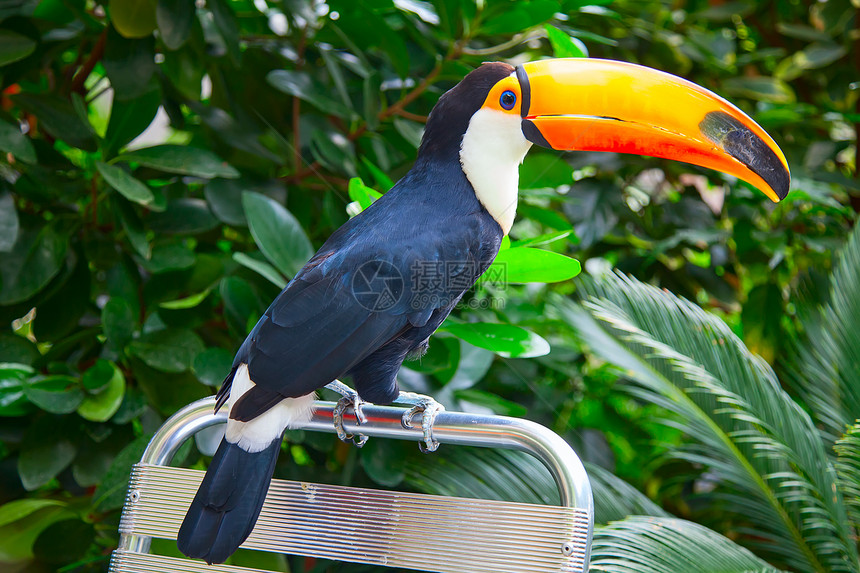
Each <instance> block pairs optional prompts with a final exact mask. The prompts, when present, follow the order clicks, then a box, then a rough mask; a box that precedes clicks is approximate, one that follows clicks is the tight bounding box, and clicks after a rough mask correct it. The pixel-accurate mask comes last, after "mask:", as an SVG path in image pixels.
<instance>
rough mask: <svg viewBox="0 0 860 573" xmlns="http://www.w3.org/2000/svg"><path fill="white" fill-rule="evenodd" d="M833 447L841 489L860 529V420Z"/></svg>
mask: <svg viewBox="0 0 860 573" xmlns="http://www.w3.org/2000/svg"><path fill="white" fill-rule="evenodd" d="M833 449H834V450H836V455H837V458H836V473H837V475H838V476H839V490H840V491H841V492H842V496H843V497H844V498H845V501H846V503H847V504H848V513H849V514H850V516H851V522H852V523H853V525H854V528H855V530H856V529H860V420H857V422H856V423H855V424H854V425H853V426H851V427H850V428H848V431H847V432H845V435H843V436H842V437H841V438H840V439H839V440H837V442H836V445H835V446H834V447H833Z"/></svg>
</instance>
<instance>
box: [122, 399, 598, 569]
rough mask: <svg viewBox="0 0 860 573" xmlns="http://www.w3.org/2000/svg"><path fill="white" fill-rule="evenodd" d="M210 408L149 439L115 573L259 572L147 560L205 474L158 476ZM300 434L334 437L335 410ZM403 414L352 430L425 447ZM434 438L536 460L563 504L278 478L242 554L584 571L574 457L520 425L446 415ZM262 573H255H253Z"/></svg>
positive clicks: (586, 520)
mask: <svg viewBox="0 0 860 573" xmlns="http://www.w3.org/2000/svg"><path fill="white" fill-rule="evenodd" d="M213 404H214V398H207V399H203V400H199V401H197V402H195V403H193V404H189V405H188V406H186V407H185V408H183V409H182V410H180V411H179V412H177V413H176V414H175V415H174V416H172V417H171V418H170V419H169V420H168V421H167V422H165V424H164V425H163V426H162V427H161V428H160V429H159V430H158V432H156V434H155V436H154V437H153V438H152V440H151V441H150V443H149V446H148V447H147V449H146V451H145V452H144V455H143V457H142V459H141V462H142V464H139V467H136V468H135V470H134V471H133V474H132V478H131V481H130V484H129V486H130V487H129V492H128V495H127V498H126V504H125V506H124V508H123V516H122V519H121V523H120V533H121V536H120V549H118V550H117V551H116V552H114V556H113V559H112V562H111V571H112V572H113V573H121V572H125V573H143V572H144V571H159V572H160V571H167V572H173V571H187V572H190V573H198V572H199V573H204V572H205V573H252V572H253V573H257V572H258V570H253V569H247V568H241V567H234V566H224V565H219V566H208V565H206V564H204V563H202V562H200V561H194V560H187V559H177V558H173V557H165V556H158V555H150V554H148V553H147V551H148V549H149V539H150V538H151V537H162V538H168V539H175V538H176V532H177V530H178V528H179V524H180V523H181V521H182V519H183V518H184V516H185V512H186V510H187V508H188V505H189V503H190V500H191V499H192V498H193V497H194V494H195V493H196V490H197V488H198V486H199V484H200V481H201V480H202V476H203V472H198V471H194V470H185V469H179V468H169V467H165V466H166V465H167V464H168V463H169V462H170V459H171V458H172V457H173V454H174V453H175V452H176V450H177V449H178V448H179V446H180V445H181V444H182V443H183V442H184V441H185V440H186V439H188V438H189V437H191V436H192V435H193V434H194V433H196V432H197V431H199V430H201V429H203V428H206V427H209V426H211V425H213V424H217V423H222V422H224V421H225V416H224V413H223V412H221V413H219V414H213V412H212V407H213ZM315 406H316V409H315V411H314V414H313V416H312V418H311V420H310V421H308V422H306V423H305V424H303V425H302V426H301V427H302V428H304V429H307V430H313V431H322V432H332V431H333V424H332V417H333V408H334V404H332V403H329V402H317V403H316V404H315ZM404 411H405V410H404V409H402V408H393V407H384V406H383V407H379V406H369V407H366V408H365V414H367V415H368V418H369V421H368V423H366V424H363V425H362V426H361V427H357V426H355V423H354V420H351V419H352V417H351V416H347V419H346V420H345V424H344V425H345V428H346V430H347V432H351V433H355V432H360V433H363V434H366V435H368V436H377V437H387V438H396V439H405V440H414V441H420V440H421V439H422V434H421V431H420V430H416V429H415V428H413V429H405V428H403V427H402V426H401V425H400V417H401V415H402V414H403V412H404ZM434 437H436V439H437V440H438V441H439V442H441V443H445V444H460V445H473V446H489V447H501V448H509V449H517V450H521V451H525V452H529V453H531V454H532V455H534V456H536V457H537V458H538V459H540V460H541V461H542V462H543V463H544V465H545V466H546V467H547V469H548V470H549V471H550V473H551V474H552V475H553V477H554V479H555V481H556V484H557V485H558V488H559V495H560V498H561V506H560V507H556V506H546V505H532V504H522V503H513V502H500V501H493V500H477V499H464V498H454V497H446V496H431V495H424V494H413V493H405V492H389V491H380V490H372V489H362V488H346V487H341V486H331V485H319V484H309V483H302V482H289V481H283V480H273V481H272V485H271V487H270V490H269V493H268V496H267V498H266V504H265V505H264V507H263V511H262V513H261V515H260V518H259V520H258V521H257V524H256V527H255V529H254V532H253V533H252V534H251V536H250V537H249V538H248V540H247V541H246V542H245V544H243V547H246V548H249V549H259V550H263V551H272V552H279V553H290V554H296V555H305V556H312V557H319V558H324V559H332V560H338V561H350V562H356V563H365V564H377V565H387V566H391V567H402V568H408V569H413V570H421V571H435V572H440V573H486V572H488V571H493V572H494V573H585V572H587V569H588V565H587V564H588V558H589V553H590V544H591V532H592V528H593V518H592V515H593V500H592V497H591V486H590V484H589V482H588V476H587V475H586V474H585V470H584V468H583V467H582V463H581V462H580V461H579V458H578V457H577V456H576V453H575V452H573V450H572V449H571V448H570V446H568V445H567V444H566V443H565V442H564V440H562V439H561V438H560V437H559V436H557V435H556V434H555V433H553V432H551V431H549V430H547V429H546V428H544V427H543V426H540V425H538V424H534V423H533V422H529V421H527V420H521V419H517V418H506V417H503V416H482V415H473V414H465V413H462V412H442V413H440V415H439V416H438V417H437V419H436V424H435V426H434ZM259 573H262V572H259Z"/></svg>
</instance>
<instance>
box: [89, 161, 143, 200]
mask: <svg viewBox="0 0 860 573" xmlns="http://www.w3.org/2000/svg"><path fill="white" fill-rule="evenodd" d="M96 169H98V171H99V173H101V175H102V177H104V178H105V181H107V183H108V185H110V186H111V187H113V188H114V189H116V190H117V191H119V192H120V193H121V194H122V195H123V197H125V198H126V199H128V200H129V201H134V202H135V203H140V204H141V205H149V204H150V203H152V202H153V201H154V200H155V196H154V195H153V194H152V191H150V190H149V187H147V186H146V185H145V184H144V183H142V182H141V181H139V180H138V179H135V178H134V177H132V176H131V175H129V174H128V173H126V171H125V170H124V169H122V168H121V167H117V166H115V165H108V164H107V163H102V162H101V161H97V162H96Z"/></svg>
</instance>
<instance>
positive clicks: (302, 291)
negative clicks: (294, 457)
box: [179, 64, 513, 563]
mask: <svg viewBox="0 0 860 573" xmlns="http://www.w3.org/2000/svg"><path fill="white" fill-rule="evenodd" d="M512 72H513V67H511V66H508V65H506V64H486V65H484V66H482V67H481V68H479V69H478V70H476V71H474V72H472V73H471V74H469V75H468V76H467V77H466V78H465V79H464V80H463V81H462V82H461V83H460V84H458V85H457V86H456V87H455V88H454V89H452V90H451V91H449V92H448V93H447V94H445V95H443V96H442V98H441V99H440V100H439V102H438V104H437V105H436V107H435V108H434V109H433V112H432V113H431V115H430V117H429V119H428V122H427V127H426V130H425V135H424V138H423V140H422V145H421V148H420V149H419V154H418V158H417V160H416V162H415V164H414V166H413V168H412V169H411V170H410V171H409V173H408V174H407V175H406V176H405V177H404V178H403V179H401V180H400V181H399V182H398V183H397V184H396V185H395V186H394V187H393V188H392V189H391V190H390V191H388V192H387V193H386V194H385V195H384V196H383V197H381V198H380V199H378V200H377V201H376V202H375V203H373V204H372V205H371V206H370V207H368V208H367V209H366V210H365V211H364V212H362V213H361V214H360V215H358V216H356V217H354V218H353V219H351V220H350V221H348V222H347V223H346V224H344V225H343V226H342V227H341V228H340V229H338V230H337V231H336V232H335V233H334V234H333V235H332V236H331V237H330V238H329V240H328V241H326V242H325V244H324V245H323V246H322V248H320V250H319V251H318V252H317V253H316V254H315V255H314V257H313V258H312V259H311V260H310V261H309V262H308V263H307V265H305V267H304V268H303V269H302V270H301V271H300V272H299V273H298V274H297V275H296V276H295V278H294V279H293V280H292V281H291V282H290V283H289V284H288V285H287V287H286V288H285V289H284V290H283V291H282V292H281V293H280V294H279V295H278V297H277V298H276V299H275V300H274V302H272V304H271V306H270V307H269V308H268V310H266V312H265V314H264V315H263V316H262V317H261V318H260V320H259V322H258V323H257V324H256V326H255V327H254V329H253V330H252V332H251V333H250V334H249V335H248V337H247V339H246V340H245V342H244V343H243V344H242V346H241V348H240V349H239V352H238V353H237V354H236V358H235V360H234V364H233V371H232V372H231V373H230V375H229V376H228V377H227V378H226V379H225V382H224V384H223V386H222V388H221V390H220V391H219V394H218V405H219V406H221V405H223V404H224V403H226V401H227V399H228V398H229V394H230V390H231V384H232V381H233V376H234V374H235V373H236V371H237V369H238V368H239V366H240V365H241V364H247V365H248V371H249V374H250V379H251V380H252V381H253V383H254V384H255V386H254V387H253V388H252V389H251V390H249V391H248V392H246V393H245V394H244V395H243V396H242V397H241V398H240V399H239V400H238V401H236V402H235V403H233V404H232V407H231V411H230V417H231V418H232V419H234V420H237V421H242V422H245V421H250V420H254V419H255V418H257V417H259V416H265V415H266V412H267V410H269V409H270V408H272V407H273V406H275V405H276V404H278V403H279V402H280V401H281V400H283V399H284V398H290V397H299V396H303V395H306V394H308V393H310V392H313V391H315V390H317V389H319V388H321V387H323V386H325V385H326V384H328V383H329V382H331V381H332V380H334V379H335V378H340V377H343V376H348V377H350V378H351V380H352V382H353V384H354V385H355V389H356V391H357V392H358V394H359V396H360V397H361V398H362V399H363V400H366V401H369V402H374V403H382V404H385V403H390V402H392V401H393V400H394V399H395V398H397V396H398V387H397V381H396V376H397V372H398V370H399V369H400V366H401V364H402V363H403V360H404V359H405V358H406V357H407V355H410V354H414V353H416V352H421V351H423V350H424V349H426V346H427V340H428V338H429V337H430V335H431V334H433V332H434V331H435V330H436V329H437V328H438V327H439V325H441V324H442V322H443V321H444V320H445V318H446V317H447V316H448V314H449V313H450V312H451V310H452V309H453V308H454V306H455V305H456V304H457V302H459V300H460V298H461V297H462V296H463V294H464V293H465V292H466V291H467V290H468V289H469V288H470V287H471V286H472V285H473V284H474V283H475V281H476V280H477V279H478V278H479V277H480V275H481V274H482V273H483V272H484V271H485V270H486V269H487V267H488V266H489V265H490V264H491V263H492V261H493V259H494V258H495V256H496V253H497V252H498V250H499V246H500V244H501V240H502V236H503V232H502V229H501V227H500V226H499V224H498V223H497V222H496V220H495V219H493V217H492V216H491V215H490V214H489V213H488V212H487V210H486V209H485V208H484V207H483V205H482V204H481V203H480V202H479V201H478V198H477V196H476V194H475V191H474V189H473V188H472V185H471V184H470V183H469V180H468V179H467V177H466V175H465V174H464V172H463V170H462V168H461V166H460V159H459V153H460V142H461V140H462V137H463V134H464V133H465V132H466V129H467V127H468V125H469V121H470V119H471V117H472V115H473V114H474V113H475V112H476V111H477V110H478V109H479V108H480V107H481V105H482V104H483V102H484V100H485V99H486V96H487V93H488V92H489V90H490V88H491V87H492V86H493V85H494V84H495V83H496V82H497V81H499V80H500V79H502V78H504V77H507V76H509V75H510V74H511V73H512ZM427 270H431V271H432V272H433V273H434V277H433V279H434V280H426V278H427V277H426V276H422V271H427ZM377 295H379V296H377ZM279 443H280V440H275V441H274V442H273V444H272V445H269V446H268V447H267V448H266V449H265V450H264V451H262V452H258V453H253V454H249V453H247V452H244V451H243V450H242V449H241V448H239V447H238V446H236V445H233V444H229V443H228V442H226V441H224V442H222V444H221V447H220V448H219V450H218V453H217V454H216V456H215V459H213V462H212V465H211V466H210V468H209V471H208V472H207V476H206V479H205V480H204V481H203V484H202V485H201V487H200V490H199V491H198V493H197V495H196V497H195V499H194V501H193V503H192V504H191V507H190V509H189V512H188V515H187V516H186V518H185V521H184V522H183V525H182V529H181V530H180V532H179V548H180V550H182V551H183V553H185V554H186V555H189V556H191V557H200V558H203V559H205V560H207V561H208V562H210V563H213V562H221V561H223V560H224V559H226V557H227V556H229V555H230V554H231V553H232V552H233V551H235V549H236V548H237V547H238V546H239V545H240V544H241V543H242V542H243V541H244V540H245V538H246V537H247V536H248V534H250V532H251V529H252V528H253V525H254V522H255V521H256V519H257V516H258V514H259V511H260V506H261V504H262V502H263V499H264V498H265V493H266V490H267V489H268V484H269V480H270V478H271V475H272V472H273V469H274V462H275V459H276V457H277V451H278V449H277V446H278V445H279Z"/></svg>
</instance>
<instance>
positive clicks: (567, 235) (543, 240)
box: [511, 229, 577, 248]
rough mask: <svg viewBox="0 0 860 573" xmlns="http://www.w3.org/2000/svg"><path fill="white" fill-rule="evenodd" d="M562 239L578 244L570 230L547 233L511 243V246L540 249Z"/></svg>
mask: <svg viewBox="0 0 860 573" xmlns="http://www.w3.org/2000/svg"><path fill="white" fill-rule="evenodd" d="M562 239H568V240H569V241H571V242H573V243H576V242H577V238H576V235H574V234H573V229H568V230H567V231H558V232H555V233H547V234H545V235H538V236H537V237H532V238H530V239H521V240H519V241H514V242H513V243H511V246H512V247H517V248H519V247H539V246H541V245H549V244H551V243H555V242H556V241H560V240H562Z"/></svg>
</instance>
